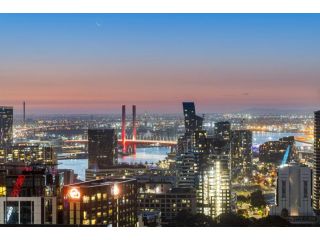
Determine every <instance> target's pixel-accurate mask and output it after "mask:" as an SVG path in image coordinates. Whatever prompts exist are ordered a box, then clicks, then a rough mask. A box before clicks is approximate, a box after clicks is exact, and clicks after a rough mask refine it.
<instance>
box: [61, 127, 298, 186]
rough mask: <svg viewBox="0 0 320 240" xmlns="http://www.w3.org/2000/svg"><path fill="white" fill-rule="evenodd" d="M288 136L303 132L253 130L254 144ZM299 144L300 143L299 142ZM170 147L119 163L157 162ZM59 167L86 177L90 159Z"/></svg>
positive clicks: (147, 150) (143, 152)
mask: <svg viewBox="0 0 320 240" xmlns="http://www.w3.org/2000/svg"><path fill="white" fill-rule="evenodd" d="M287 136H303V134H301V133H274V132H253V140H252V141H253V145H260V144H262V143H264V142H266V141H272V140H278V139H279V138H282V137H287ZM297 145H299V143H297ZM168 152H170V148H169V147H150V148H137V153H136V155H131V156H123V157H119V159H118V161H119V163H129V164H130V163H145V162H148V163H156V162H158V161H159V160H163V159H165V157H166V156H167V153H168ZM58 162H59V168H60V169H62V168H67V169H73V170H74V172H75V173H77V174H78V176H79V179H81V180H84V179H85V169H86V168H88V159H72V160H59V161H58Z"/></svg>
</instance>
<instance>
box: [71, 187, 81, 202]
mask: <svg viewBox="0 0 320 240" xmlns="http://www.w3.org/2000/svg"><path fill="white" fill-rule="evenodd" d="M69 196H70V198H71V199H80V196H81V194H80V191H79V190H78V189H77V188H72V189H70V190H69Z"/></svg>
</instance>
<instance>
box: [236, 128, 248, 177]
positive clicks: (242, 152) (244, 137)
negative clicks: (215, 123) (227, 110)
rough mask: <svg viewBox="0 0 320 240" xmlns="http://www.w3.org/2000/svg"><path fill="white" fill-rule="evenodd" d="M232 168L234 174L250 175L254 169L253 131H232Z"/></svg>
mask: <svg viewBox="0 0 320 240" xmlns="http://www.w3.org/2000/svg"><path fill="white" fill-rule="evenodd" d="M231 169H232V172H233V174H234V175H238V174H241V175H242V176H244V177H250V176H251V171H252V132H251V131H250V130H235V131H232V132H231Z"/></svg>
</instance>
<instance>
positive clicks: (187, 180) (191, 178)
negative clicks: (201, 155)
mask: <svg viewBox="0 0 320 240" xmlns="http://www.w3.org/2000/svg"><path fill="white" fill-rule="evenodd" d="M176 165H177V166H176V167H177V186H178V187H187V188H194V187H196V183H197V173H198V163H197V159H196V156H195V155H194V154H193V153H185V154H182V155H181V156H180V157H177V160H176Z"/></svg>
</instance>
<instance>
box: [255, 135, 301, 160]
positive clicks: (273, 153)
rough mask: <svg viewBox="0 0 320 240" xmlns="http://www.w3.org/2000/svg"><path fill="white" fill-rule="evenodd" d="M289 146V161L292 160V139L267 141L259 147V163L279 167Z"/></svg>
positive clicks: (293, 149)
mask: <svg viewBox="0 0 320 240" xmlns="http://www.w3.org/2000/svg"><path fill="white" fill-rule="evenodd" d="M289 146H290V149H289V150H290V152H289V159H288V161H290V160H291V159H293V158H294V156H295V148H294V137H293V136H290V137H284V138H280V139H279V141H268V142H265V143H263V144H261V145H260V146H259V161H261V162H267V163H274V164H277V165H280V164H281V162H282V159H283V155H284V154H285V152H286V150H287V149H288V147H289Z"/></svg>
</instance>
